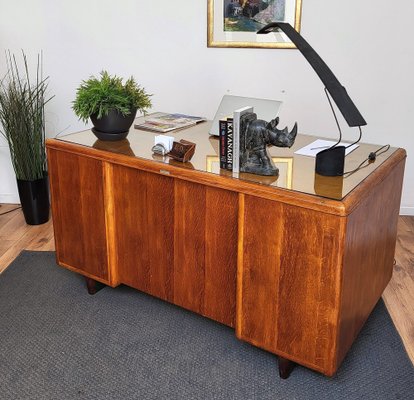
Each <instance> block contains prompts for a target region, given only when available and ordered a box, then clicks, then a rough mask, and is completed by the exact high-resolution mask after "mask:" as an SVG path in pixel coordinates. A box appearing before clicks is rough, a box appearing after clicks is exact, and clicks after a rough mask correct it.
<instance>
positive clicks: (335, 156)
mask: <svg viewBox="0 0 414 400" xmlns="http://www.w3.org/2000/svg"><path fill="white" fill-rule="evenodd" d="M344 165H345V146H335V147H331V148H330V149H326V150H322V151H320V152H319V153H318V154H316V160H315V172H316V173H318V174H319V175H323V176H342V175H343V174H344Z"/></svg>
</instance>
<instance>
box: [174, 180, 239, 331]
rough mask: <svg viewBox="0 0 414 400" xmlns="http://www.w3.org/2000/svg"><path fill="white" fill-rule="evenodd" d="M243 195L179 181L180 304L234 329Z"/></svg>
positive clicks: (176, 223) (177, 256)
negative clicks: (238, 223)
mask: <svg viewBox="0 0 414 400" xmlns="http://www.w3.org/2000/svg"><path fill="white" fill-rule="evenodd" d="M237 212H238V195H237V193H233V192H229V191H226V190H222V189H216V188H211V187H206V186H204V185H199V184H196V183H190V182H185V181H180V180H176V182H175V212H174V226H175V232H174V303H175V304H178V305H180V306H182V307H185V308H187V309H189V310H192V311H195V312H197V313H199V314H202V315H204V316H207V317H209V318H212V319H214V320H216V321H219V322H221V323H223V324H226V325H229V326H234V320H235V304H236V269H237Z"/></svg>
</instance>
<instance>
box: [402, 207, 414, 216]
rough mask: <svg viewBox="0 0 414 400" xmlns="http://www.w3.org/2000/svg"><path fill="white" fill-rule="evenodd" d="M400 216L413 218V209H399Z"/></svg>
mask: <svg viewBox="0 0 414 400" xmlns="http://www.w3.org/2000/svg"><path fill="white" fill-rule="evenodd" d="M400 215H412V216H414V207H401V208H400Z"/></svg>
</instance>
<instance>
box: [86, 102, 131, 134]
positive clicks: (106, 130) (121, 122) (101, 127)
mask: <svg viewBox="0 0 414 400" xmlns="http://www.w3.org/2000/svg"><path fill="white" fill-rule="evenodd" d="M136 114H137V110H136V109H135V110H131V114H129V115H126V116H124V115H122V114H121V113H120V112H118V111H117V110H111V111H110V112H109V113H108V115H104V116H103V117H102V118H98V115H97V114H92V115H91V121H92V123H93V126H94V128H92V132H93V133H94V134H95V136H96V137H97V138H98V139H100V140H108V141H115V140H122V139H125V138H126V137H127V135H128V132H129V128H130V127H131V125H132V123H133V122H134V119H135V116H136Z"/></svg>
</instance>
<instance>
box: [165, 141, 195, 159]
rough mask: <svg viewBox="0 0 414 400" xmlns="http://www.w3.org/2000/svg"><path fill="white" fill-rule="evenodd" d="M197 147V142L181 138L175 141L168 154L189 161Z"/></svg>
mask: <svg viewBox="0 0 414 400" xmlns="http://www.w3.org/2000/svg"><path fill="white" fill-rule="evenodd" d="M195 147H196V144H195V143H193V142H189V141H188V140H184V139H181V140H180V141H179V142H174V143H173V147H172V149H171V151H170V152H169V153H168V154H167V155H168V156H170V157H172V158H174V160H178V161H181V162H187V161H190V160H191V157H192V156H193V155H194V152H195Z"/></svg>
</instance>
